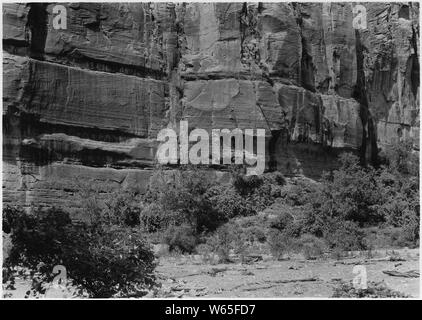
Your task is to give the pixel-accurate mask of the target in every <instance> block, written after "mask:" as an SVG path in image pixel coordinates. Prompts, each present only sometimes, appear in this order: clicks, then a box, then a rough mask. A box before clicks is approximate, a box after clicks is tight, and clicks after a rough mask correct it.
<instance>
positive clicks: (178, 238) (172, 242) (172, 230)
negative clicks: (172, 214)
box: [163, 224, 197, 253]
mask: <svg viewBox="0 0 422 320" xmlns="http://www.w3.org/2000/svg"><path fill="white" fill-rule="evenodd" d="M163 242H164V243H165V244H168V246H169V250H170V251H179V252H182V253H192V252H193V251H194V249H195V246H196V244H197V237H196V235H195V230H194V229H193V228H192V227H191V226H190V225H187V224H183V225H180V226H170V227H169V228H168V229H167V230H166V231H165V233H164V235H163Z"/></svg>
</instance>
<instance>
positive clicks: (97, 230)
mask: <svg viewBox="0 0 422 320" xmlns="http://www.w3.org/2000/svg"><path fill="white" fill-rule="evenodd" d="M3 226H4V229H3V231H5V232H10V233H11V239H12V245H13V246H12V248H11V251H10V254H9V257H8V258H7V259H6V261H5V265H4V267H5V268H6V269H8V270H11V269H12V268H14V267H16V266H21V267H24V268H28V269H30V270H33V271H34V272H36V274H37V275H38V278H39V280H38V281H34V282H33V283H38V284H40V283H41V284H42V283H44V284H45V283H48V282H51V280H52V279H53V278H54V276H55V275H53V274H52V270H53V268H54V267H55V266H56V265H63V266H65V268H66V271H67V275H68V277H69V278H70V279H71V281H72V286H73V287H74V288H77V289H78V292H79V293H81V292H86V293H87V294H88V295H89V296H91V297H95V298H99V297H102V298H105V297H112V296H125V297H127V296H142V295H144V294H145V293H146V291H145V290H146V289H149V288H151V287H152V286H153V285H154V283H155V278H154V274H153V270H154V267H155V264H154V256H153V253H152V251H151V250H150V248H149V246H148V244H147V243H146V242H145V241H144V239H143V237H142V235H141V234H139V228H128V227H123V226H119V225H108V224H102V223H95V224H86V223H82V222H80V223H72V221H71V220H70V218H69V215H68V214H67V213H66V212H63V211H61V210H57V209H54V208H53V209H49V210H46V211H44V210H36V211H35V212H34V213H32V214H28V213H25V212H24V211H21V210H17V209H11V208H7V207H6V208H5V209H4V211H3ZM34 289H36V290H37V291H39V292H41V293H42V292H43V290H45V288H44V289H43V287H42V286H38V287H37V288H34Z"/></svg>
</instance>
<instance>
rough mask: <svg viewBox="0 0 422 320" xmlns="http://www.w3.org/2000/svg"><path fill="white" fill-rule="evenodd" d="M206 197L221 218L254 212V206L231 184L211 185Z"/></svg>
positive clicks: (226, 219) (247, 214) (230, 217)
mask: <svg viewBox="0 0 422 320" xmlns="http://www.w3.org/2000/svg"><path fill="white" fill-rule="evenodd" d="M206 197H207V199H208V200H209V202H210V203H211V206H212V208H213V210H215V212H216V214H217V216H218V217H220V219H221V220H224V221H228V219H232V218H235V217H240V216H249V215H253V214H256V211H255V210H254V208H253V207H252V206H251V205H250V204H249V203H248V202H247V201H245V199H244V198H243V197H242V196H241V195H240V194H239V193H237V192H236V190H235V189H234V188H233V187H231V186H221V185H220V186H214V187H211V188H210V189H209V190H208V192H207V194H206Z"/></svg>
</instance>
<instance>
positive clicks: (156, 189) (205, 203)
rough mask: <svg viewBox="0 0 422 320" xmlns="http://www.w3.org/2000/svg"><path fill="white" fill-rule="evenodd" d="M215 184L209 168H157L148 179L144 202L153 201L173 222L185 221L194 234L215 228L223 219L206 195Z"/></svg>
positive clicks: (180, 222)
mask: <svg viewBox="0 0 422 320" xmlns="http://www.w3.org/2000/svg"><path fill="white" fill-rule="evenodd" d="M213 185H215V180H214V176H213V174H212V172H210V171H208V170H203V169H199V168H196V167H193V166H182V167H181V168H180V170H171V171H170V170H163V169H162V168H157V169H156V170H155V171H154V173H153V175H152V177H151V180H150V185H149V190H148V192H147V195H146V203H157V204H158V205H160V206H161V208H162V209H163V213H165V214H169V213H170V214H171V216H172V219H174V220H176V221H175V223H176V224H189V225H191V226H192V228H193V229H194V232H195V233H196V234H199V233H201V232H202V231H204V230H214V229H216V228H217V227H218V226H219V225H220V224H221V223H222V220H223V217H220V216H219V213H218V212H216V211H215V210H214V209H213V207H212V204H211V203H210V201H209V199H208V197H207V191H208V190H209V189H210V188H211V187H212V186H213Z"/></svg>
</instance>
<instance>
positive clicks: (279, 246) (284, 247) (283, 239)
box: [267, 229, 296, 260]
mask: <svg viewBox="0 0 422 320" xmlns="http://www.w3.org/2000/svg"><path fill="white" fill-rule="evenodd" d="M267 241H268V245H269V247H270V251H271V254H272V256H273V257H274V258H275V259H277V260H279V259H282V258H283V256H284V255H285V254H288V253H291V252H293V251H295V250H296V242H295V240H294V239H293V238H292V237H290V236H289V235H287V234H285V233H283V232H281V231H279V230H277V229H271V230H270V232H269V234H268V237H267Z"/></svg>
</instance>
